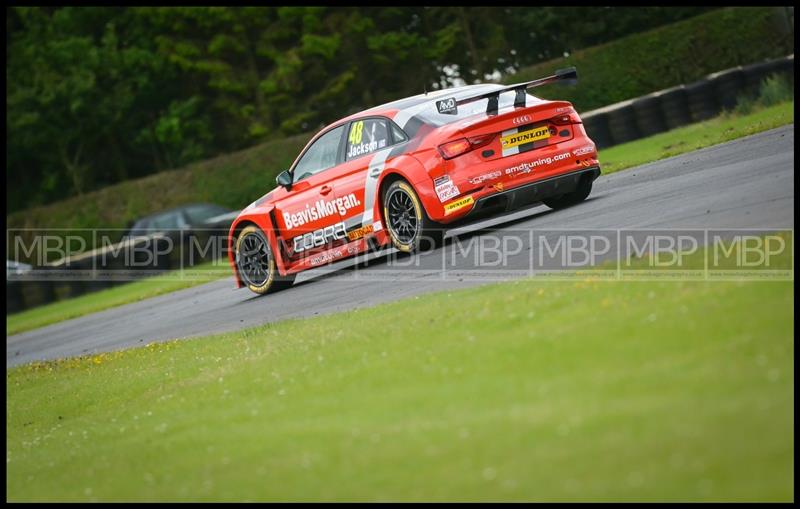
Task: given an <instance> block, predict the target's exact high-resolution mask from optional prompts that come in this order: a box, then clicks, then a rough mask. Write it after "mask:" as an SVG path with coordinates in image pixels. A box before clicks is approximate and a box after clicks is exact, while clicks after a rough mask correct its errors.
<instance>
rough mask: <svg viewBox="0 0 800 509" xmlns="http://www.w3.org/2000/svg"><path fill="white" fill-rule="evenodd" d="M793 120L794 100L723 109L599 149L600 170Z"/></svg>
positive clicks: (631, 164)
mask: <svg viewBox="0 0 800 509" xmlns="http://www.w3.org/2000/svg"><path fill="white" fill-rule="evenodd" d="M793 122H794V101H788V102H785V103H782V104H776V105H774V106H769V107H766V108H763V109H759V110H756V111H754V112H752V113H749V114H747V115H738V114H733V113H725V114H722V115H720V116H718V117H716V118H713V119H710V120H706V121H705V122H699V123H696V124H690V125H687V126H685V127H679V128H677V129H673V130H671V131H667V132H665V133H661V134H656V135H654V136H650V137H649V138H644V139H641V140H636V141H631V142H628V143H624V144H622V145H615V146H613V147H610V148H607V149H603V150H601V151H600V163H601V166H602V168H603V174H607V173H614V172H617V171H620V170H624V169H626V168H631V167H634V166H639V165H641V164H645V163H649V162H652V161H657V160H659V159H665V158H667V157H672V156H676V155H680V154H683V153H685V152H691V151H692V150H697V149H700V148H704V147H710V146H711V145H717V144H719V143H724V142H726V141H731V140H735V139H737V138H741V137H743V136H749V135H751V134H756V133H760V132H762V131H767V130H769V129H774V128H776V127H780V126H782V125H786V124H791V123H793Z"/></svg>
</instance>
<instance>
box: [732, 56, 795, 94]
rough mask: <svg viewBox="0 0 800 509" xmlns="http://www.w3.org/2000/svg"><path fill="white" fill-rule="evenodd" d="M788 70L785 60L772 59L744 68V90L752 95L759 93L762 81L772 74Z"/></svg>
mask: <svg viewBox="0 0 800 509" xmlns="http://www.w3.org/2000/svg"><path fill="white" fill-rule="evenodd" d="M783 72H786V61H785V60H771V61H768V62H761V63H759V64H753V65H749V66H747V67H744V68H742V74H743V75H744V90H745V93H746V94H748V95H749V96H751V97H755V96H757V95H758V92H759V90H760V89H761V83H762V82H763V81H764V79H766V78H767V76H769V75H771V74H780V73H783Z"/></svg>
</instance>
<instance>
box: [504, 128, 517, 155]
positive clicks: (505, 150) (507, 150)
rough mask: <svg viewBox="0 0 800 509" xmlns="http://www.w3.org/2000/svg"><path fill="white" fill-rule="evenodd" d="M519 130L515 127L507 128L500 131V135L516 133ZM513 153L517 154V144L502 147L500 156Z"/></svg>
mask: <svg viewBox="0 0 800 509" xmlns="http://www.w3.org/2000/svg"><path fill="white" fill-rule="evenodd" d="M518 132H519V128H518V127H515V128H514V129H509V130H507V131H503V132H502V133H500V136H508V135H509V134H517V133H518ZM514 154H519V145H517V146H516V147H511V148H504V149H502V154H501V155H502V157H506V156H513V155H514Z"/></svg>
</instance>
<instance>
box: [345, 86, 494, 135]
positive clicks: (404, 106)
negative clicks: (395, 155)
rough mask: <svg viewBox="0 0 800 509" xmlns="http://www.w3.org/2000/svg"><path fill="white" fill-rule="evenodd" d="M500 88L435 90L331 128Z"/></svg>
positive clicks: (352, 116) (473, 87)
mask: <svg viewBox="0 0 800 509" xmlns="http://www.w3.org/2000/svg"><path fill="white" fill-rule="evenodd" d="M499 88H504V85H500V84H498V83H481V84H478V85H464V86H461V87H453V88H445V89H443V90H434V91H432V92H428V93H425V94H418V95H414V96H411V97H406V98H404V99H397V100H395V101H391V102H388V103H384V104H381V105H379V106H373V107H372V108H369V109H366V110H363V111H360V112H358V113H354V114H352V115H350V116H348V117H345V118H343V119H341V120H338V121H336V122H333V123H331V126H334V125H340V124H342V123H344V122H347V121H349V120H352V119H354V118H358V117H365V116H370V115H387V114H390V113H394V112H399V111H403V110H409V109H412V108H417V107H418V106H420V105H422V104H424V103H430V104H431V107H435V106H434V103H435V101H437V100H438V99H442V98H444V97H450V96H455V98H456V99H457V100H458V99H463V98H465V97H470V96H473V95H479V94H485V93H486V92H491V91H493V90H497V89H499Z"/></svg>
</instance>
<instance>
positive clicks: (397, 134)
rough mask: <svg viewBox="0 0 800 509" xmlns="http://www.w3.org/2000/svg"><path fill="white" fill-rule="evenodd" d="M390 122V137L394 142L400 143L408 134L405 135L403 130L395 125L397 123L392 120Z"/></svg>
mask: <svg viewBox="0 0 800 509" xmlns="http://www.w3.org/2000/svg"><path fill="white" fill-rule="evenodd" d="M391 124H392V138H394V142H395V143H400V142H401V141H406V140H407V139H408V136H406V133H405V131H403V130H402V129H400V128H399V127H397V124H395V123H394V122H392V123H391Z"/></svg>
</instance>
